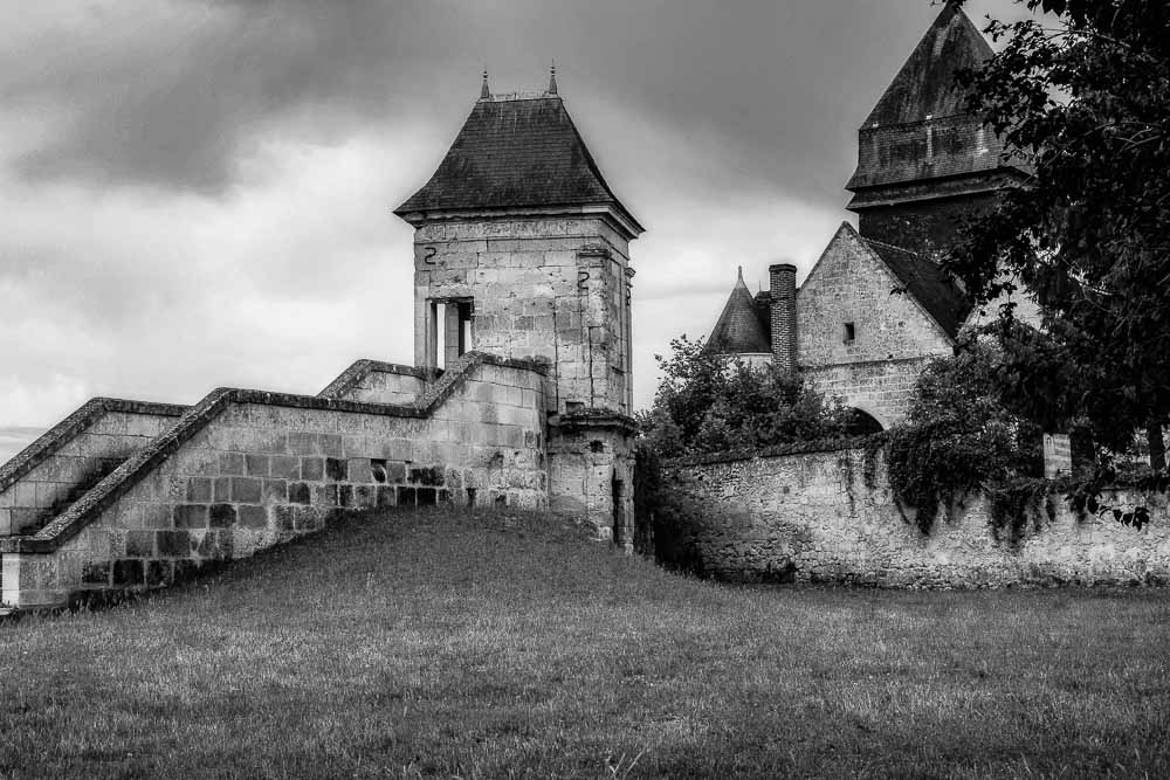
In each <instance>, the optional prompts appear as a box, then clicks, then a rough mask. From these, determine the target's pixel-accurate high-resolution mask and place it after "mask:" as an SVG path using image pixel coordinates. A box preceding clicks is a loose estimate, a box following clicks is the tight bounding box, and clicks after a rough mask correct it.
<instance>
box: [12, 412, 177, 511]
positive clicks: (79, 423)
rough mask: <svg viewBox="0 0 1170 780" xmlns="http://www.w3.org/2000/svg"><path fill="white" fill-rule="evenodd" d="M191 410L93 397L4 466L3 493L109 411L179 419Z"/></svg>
mask: <svg viewBox="0 0 1170 780" xmlns="http://www.w3.org/2000/svg"><path fill="white" fill-rule="evenodd" d="M190 408H191V407H189V406H181V405H179V404H164V403H155V402H153V401H131V400H127V399H125V398H101V397H99V398H91V399H89V400H88V401H86V402H85V403H84V404H82V405H81V406H79V407H78V408H77V409H76V410H75V411H74V412H73V413H72V414H70V415H69V416H68V417H66V418H65V419H64V420H62V421H61V422H59V423H57V424H56V425H54V426H53V427H52V428H50V429H49V430H47V431H45V433H43V434H42V435H41V436H39V437H38V438H37V439H36V440H35V441H34V442H33V443H32V444H30V445H28V446H27V447H25V448H24V449H23V450H21V451H20V452H18V453H17V454H16V455H14V456H13V457H12V459H11V460H9V461H8V462H7V463H5V464H3V465H2V466H0V493H2V492H4V491H5V490H7V489H8V488H10V487H12V485H14V484H15V483H16V482H17V480H19V479H20V478H21V477H23V476H24V475H26V474H28V473H29V472H30V471H32V470H33V469H34V468H36V467H37V466H39V465H40V464H41V463H44V462H45V461H46V460H48V459H49V458H50V457H52V456H53V455H54V454H55V453H57V452H58V451H59V450H60V449H61V448H62V447H63V446H65V445H66V444H68V443H69V442H70V441H72V440H73V439H74V437H76V436H77V435H78V434H80V433H81V432H82V431H84V430H85V429H86V428H88V427H90V425H92V424H93V423H94V421H96V420H97V419H98V418H99V417H101V416H102V415H104V414H106V413H107V412H129V413H131V414H150V415H155V416H158V417H179V416H181V415H182V414H183V413H184V412H186V411H187V410H188V409H190Z"/></svg>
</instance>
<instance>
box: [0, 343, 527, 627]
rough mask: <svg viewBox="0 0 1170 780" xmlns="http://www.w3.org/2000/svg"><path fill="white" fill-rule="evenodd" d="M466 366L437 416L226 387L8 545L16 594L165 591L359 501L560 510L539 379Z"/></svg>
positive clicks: (450, 381) (436, 407)
mask: <svg viewBox="0 0 1170 780" xmlns="http://www.w3.org/2000/svg"><path fill="white" fill-rule="evenodd" d="M462 370H463V372H464V374H465V375H464V376H462V377H461V378H457V377H454V373H453V374H452V377H445V380H446V381H447V384H446V386H445V387H437V388H431V391H430V392H431V393H432V394H433V393H440V394H445V397H442V398H440V399H438V400H434V399H433V398H432V408H430V409H425V408H423V407H422V406H417V407H406V406H399V407H394V406H384V405H378V404H363V403H358V402H352V401H343V400H335V399H323V398H312V397H307V396H288V395H283V394H274V393H262V392H259V391H248V390H229V389H225V390H218V391H216V392H215V393H213V394H212V395H210V396H208V397H207V398H206V399H204V401H202V402H201V403H200V404H199V405H198V406H197V407H195V408H194V409H192V411H190V412H189V413H188V414H187V415H185V416H184V417H183V418H182V419H181V420H180V421H179V422H178V423H177V424H176V426H175V427H174V428H173V429H172V430H171V431H169V432H168V433H166V434H165V435H163V436H161V437H159V438H158V439H157V440H156V441H155V442H154V443H152V445H151V446H150V447H148V448H146V449H145V450H143V451H142V452H140V453H139V454H138V455H136V456H135V457H134V458H132V459H131V460H130V461H129V462H127V463H126V464H124V465H123V466H121V467H120V468H119V469H118V470H117V471H115V472H114V473H113V474H111V475H110V476H109V477H107V478H106V479H105V480H103V482H102V483H100V484H99V485H98V486H97V487H95V488H94V489H93V490H91V491H90V492H89V493H87V494H86V495H85V496H84V497H83V498H82V499H81V500H79V501H78V502H77V503H76V504H74V505H73V506H72V507H71V508H70V509H69V510H68V511H67V512H65V513H63V514H62V515H60V516H59V517H57V518H56V519H55V520H54V521H53V522H52V523H50V524H49V525H47V526H46V527H45V528H43V529H42V530H41V531H39V532H38V533H37V534H36V535H34V536H31V537H17V538H10V539H3V540H0V552H2V553H3V555H2V558H3V578H2V579H3V593H4V596H3V598H4V601H5V602H6V603H7V604H9V605H13V606H21V607H30V606H43V605H55V604H61V603H64V602H65V601H66V600H67V599H68V598H69V597H70V596H71V595H74V594H77V593H78V592H82V591H86V590H103V591H104V590H108V589H111V588H113V589H142V588H152V587H160V586H165V585H167V584H169V583H171V582H173V581H174V580H176V579H179V578H182V577H183V576H185V575H186V574H187V573H189V572H191V571H193V570H194V569H196V568H198V567H199V566H201V565H203V564H205V563H207V562H214V561H223V560H228V559H232V558H240V557H246V556H249V555H251V554H253V553H254V552H255V551H257V550H260V549H263V548H265V547H269V546H271V545H273V544H276V543H279V542H282V541H285V540H287V539H291V538H293V537H295V536H298V535H301V534H306V533H310V532H313V531H316V530H318V529H320V528H322V527H323V526H324V525H325V524H326V523H327V522H328V521H329V519H330V518H331V517H332V516H333V515H334V514H335V513H337V512H339V511H342V510H344V509H346V508H369V507H384V506H424V505H430V504H437V503H452V504H455V505H463V506H466V505H469V504H474V505H485V506H487V505H507V506H517V507H521V508H532V509H537V508H542V507H545V506H546V505H547V472H546V467H545V462H544V461H545V459H544V454H543V447H544V417H545V413H544V399H543V395H542V393H543V388H542V377H541V375H540V373H538V372H537V371H535V370H532V369H530V368H520V367H513V366H508V365H494V364H491V363H482V364H472V365H470V367H462ZM425 401H426V399H424V402H425Z"/></svg>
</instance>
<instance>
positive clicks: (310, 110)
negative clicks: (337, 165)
mask: <svg viewBox="0 0 1170 780" xmlns="http://www.w3.org/2000/svg"><path fill="white" fill-rule="evenodd" d="M136 6H137V4H131V5H129V8H130V10H127V7H120V6H115V5H114V4H112V3H98V4H91V5H89V6H79V5H78V4H74V3H70V4H62V6H61V10H60V13H62V14H63V15H69V14H70V13H72V14H73V16H74V17H76V18H74V19H72V21H71V23H68V24H65V23H62V24H59V25H52V26H50V27H49V28H48V29H47V30H46V31H45V32H44V34H43V35H42V36H41V40H40V41H39V42H38V47H39V48H40V49H42V50H52V51H54V52H55V53H57V55H56V56H55V57H54V58H53V59H52V61H51V62H50V63H48V64H44V65H42V66H41V67H35V68H30V67H28V66H27V65H26V64H22V63H21V62H20V61H16V60H17V55H19V54H21V52H16V53H14V56H11V57H8V58H5V57H3V55H2V54H0V66H2V67H3V70H4V72H5V73H7V74H8V75H7V76H4V77H0V78H2V79H3V82H2V83H3V88H2V90H0V96H2V97H4V98H5V99H7V100H12V101H16V102H17V103H18V104H23V105H26V106H27V105H29V104H31V103H37V102H40V103H45V102H47V103H49V104H50V105H54V106H56V107H57V108H58V110H59V111H60V112H61V114H62V118H61V119H60V120H59V121H57V122H54V123H53V124H54V126H53V128H52V131H51V132H50V133H49V134H48V135H47V136H46V137H45V138H44V139H43V141H42V142H41V143H40V144H38V145H37V146H35V147H34V148H32V149H29V150H27V152H26V154H24V155H23V156H22V157H21V158H20V159H19V160H18V161H17V165H18V167H19V169H20V171H22V172H23V174H24V175H25V176H28V177H31V178H34V179H43V178H51V179H63V178H71V177H76V178H80V179H83V180H86V181H89V182H91V183H92V184H96V185H99V186H109V185H120V184H146V185H154V186H158V187H164V188H176V189H189V190H194V191H196V192H200V193H205V194H211V193H217V192H221V191H223V190H224V189H225V188H227V187H229V186H230V185H231V184H232V183H233V182H235V181H237V180H238V178H239V177H240V175H241V163H242V161H243V160H245V159H247V158H248V157H249V156H250V155H251V154H252V153H253V151H254V146H255V144H257V143H259V142H260V141H261V140H263V139H269V138H272V137H275V136H280V135H287V134H294V135H300V136H303V137H310V138H329V137H330V136H344V135H345V134H346V133H347V132H352V131H353V129H354V127H355V126H359V125H360V126H361V127H363V128H364V129H367V130H369V129H370V128H374V127H377V124H378V123H380V122H383V123H386V122H394V121H396V120H399V119H401V118H403V117H413V118H415V119H417V120H418V121H422V122H433V123H434V126H435V127H446V126H447V125H448V123H450V122H451V121H458V120H457V115H458V114H459V113H462V112H465V111H466V109H467V107H468V105H469V103H470V101H471V100H473V99H474V76H473V75H472V74H474V72H475V71H476V70H478V66H479V64H480V63H484V64H489V65H490V66H492V67H493V70H495V71H496V73H495V74H494V76H495V80H496V83H497V85H498V86H499V88H501V89H504V88H509V87H512V88H515V87H531V86H537V85H538V84H539V83H540V80H541V77H542V76H541V74H540V72H539V71H540V69H542V68H543V64H544V63H545V62H547V61H548V60H549V59H551V58H553V57H556V58H558V59H559V60H560V62H561V63H562V73H563V76H562V80H563V82H567V83H566V92H567V94H568V96H569V98H570V100H573V99H577V100H579V102H581V103H582V104H584V105H587V106H588V107H589V108H590V109H591V111H590V115H591V116H592V117H595V118H593V119H589V120H586V121H585V122H584V124H586V125H589V124H591V123H592V124H595V125H597V126H599V127H606V129H607V130H608V129H609V128H608V127H607V125H608V124H609V123H610V120H612V119H613V118H614V115H616V114H621V115H622V117H623V118H624V117H627V116H628V115H630V114H642V115H643V116H645V117H647V118H648V119H650V120H651V121H653V122H656V123H660V124H663V125H666V126H669V127H673V128H676V129H677V130H678V131H679V132H680V133H682V134H683V135H684V137H685V136H686V135H694V136H701V137H713V138H716V139H720V140H721V142H722V143H721V148H715V149H713V150H712V149H708V150H707V151H709V152H712V151H713V152H714V154H715V162H717V163H720V164H722V166H723V170H725V171H727V172H728V173H729V174H730V175H733V176H736V177H738V178H740V179H741V180H742V179H744V178H748V179H769V180H772V181H778V182H783V183H784V184H785V186H787V187H788V188H789V189H792V190H794V191H802V192H806V193H808V196H809V197H812V198H816V199H820V200H822V201H823V202H825V203H826V204H828V203H830V202H831V201H832V200H839V196H838V195H837V194H836V193H838V192H839V189H840V183H841V180H842V173H841V172H842V171H843V170H844V169H845V168H847V167H848V165H849V163H850V157H851V155H850V153H849V148H848V147H849V143H848V142H849V141H850V139H851V138H852V137H853V133H854V131H855V127H856V125H857V124H858V123H859V122H860V121H861V119H862V118H863V117H864V115H865V112H866V109H867V108H868V105H869V103H870V102H872V99H873V96H874V94H875V92H876V91H878V90H880V88H881V87H882V86H884V84H885V82H886V81H888V79H889V78H890V77H891V76H892V74H893V72H894V71H895V70H896V68H897V66H898V64H900V62H901V60H902V59H903V58H904V56H905V53H906V52H907V51H908V50H909V47H910V46H911V45H912V43H913V42H914V41H915V40H916V39H917V37H918V36H919V35H920V34H921V32H922V30H923V29H924V28H925V24H926V23H927V21H928V20H929V18H930V17H931V16H932V15H933V13H935V12H936V9H932V8H931V7H930V6H929V4H927V3H926V2H921V3H919V2H904V3H888V4H887V3H883V4H882V12H880V13H874V12H873V6H872V4H866V3H861V2H858V1H857V0H853V1H852V2H850V0H839V1H838V2H815V3H812V2H808V3H776V2H772V0H753V1H752V2H739V3H735V4H734V5H728V4H722V3H710V2H707V1H706V0H675V1H673V2H670V3H662V2H640V3H639V2H634V3H630V2H628V1H627V0H595V1H594V2H590V3H568V2H553V3H549V2H547V0H517V2H513V3H509V4H508V5H507V6H502V5H501V4H498V3H479V2H475V3H472V2H469V3H462V4H460V3H437V2H432V1H431V0H395V2H385V0H335V1H333V2H324V1H323V0H279V2H277V0H172V1H171V2H159V3H158V4H157V5H154V6H153V8H152V10H151V11H150V12H149V13H144V12H143V11H141V10H140V9H138V8H137V7H136ZM78 8H89V9H90V10H89V11H86V12H82V11H78V10H77V9H78ZM94 9H97V10H94ZM12 21H13V23H14V24H17V25H19V24H20V20H19V18H14V19H13V20H12ZM798 31H799V32H798ZM24 54H26V55H27V54H28V52H24ZM42 62H43V60H42ZM859 63H865V65H864V67H862V66H861V65H860V64H859ZM454 85H458V88H459V90H460V91H461V94H460V95H459V98H458V99H455V98H453V97H452V96H451V95H449V94H446V93H448V92H449V91H450V90H451V89H452V88H453V86H454ZM598 107H600V108H601V109H602V110H603V111H604V110H605V109H608V111H607V113H608V114H609V116H607V113H601V112H599V111H597V108H598ZM578 113H580V112H578ZM632 130H634V131H635V132H636V130H637V128H632ZM436 132H442V131H438V130H437V131H436ZM607 135H608V133H607ZM639 140H640V141H641V142H643V143H645V142H647V141H649V142H651V143H652V142H653V139H647V138H642V139H635V141H639ZM639 147H640V144H638V143H635V144H634V148H639ZM795 150H799V152H797V151H795ZM846 175H847V174H846Z"/></svg>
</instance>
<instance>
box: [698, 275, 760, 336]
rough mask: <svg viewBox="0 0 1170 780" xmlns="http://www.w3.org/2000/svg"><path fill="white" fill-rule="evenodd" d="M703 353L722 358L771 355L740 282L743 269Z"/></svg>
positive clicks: (746, 292) (758, 318) (749, 298)
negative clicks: (760, 354) (710, 353)
mask: <svg viewBox="0 0 1170 780" xmlns="http://www.w3.org/2000/svg"><path fill="white" fill-rule="evenodd" d="M706 348H707V350H708V351H710V352H715V353H718V354H724V355H743V354H752V353H757V354H758V353H768V352H771V351H772V340H771V338H769V336H768V328H767V327H766V326H765V324H764V323H763V322H761V321H760V317H759V315H758V313H757V309H756V302H755V301H754V300H753V299H752V294H751V292H750V291H749V290H748V288H747V285H746V284H744V282H743V268H740V269H739V277H738V278H737V279H736V280H735V287H733V288H732V290H731V296H730V297H728V299H727V304H726V305H725V306H724V307H723V313H722V314H720V315H719V321H718V322H716V323H715V328H714V329H713V330H712V331H711V336H710V338H708V339H707V347H706Z"/></svg>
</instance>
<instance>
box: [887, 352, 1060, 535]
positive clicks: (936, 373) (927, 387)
mask: <svg viewBox="0 0 1170 780" xmlns="http://www.w3.org/2000/svg"><path fill="white" fill-rule="evenodd" d="M1002 365H1003V364H1002V362H1001V354H1000V351H999V349H998V348H995V347H993V346H991V345H989V344H986V343H980V342H971V343H967V344H965V345H964V346H963V348H962V349H960V350H959V352H958V353H957V354H956V355H955V356H953V357H946V358H936V359H935V360H933V361H931V363H929V364H928V365H927V367H926V369H925V370H924V371H923V372H922V374H921V375H919V378H918V383H917V385H916V386H915V390H914V396H913V398H912V401H911V405H910V410H909V412H908V413H907V415H906V419H905V420H904V421H903V422H902V423H901V424H899V425H897V426H895V427H894V428H893V429H891V431H890V455H889V474H890V486H891V487H892V488H893V490H894V495H895V497H896V498H897V499H898V500H899V501H900V502H901V503H903V504H905V505H909V506H912V507H915V508H916V509H917V514H916V515H915V522H916V523H917V524H918V527H919V528H920V529H921V530H922V531H923V533H927V532H929V531H930V529H931V527H932V526H933V525H934V521H935V518H936V517H937V515H938V508H939V504H940V502H941V503H943V504H945V505H947V506H950V505H952V504H954V503H955V502H956V501H958V500H960V499H961V498H962V497H963V495H964V494H966V493H968V492H972V491H974V490H977V489H978V490H984V491H986V492H991V493H995V492H996V491H997V490H998V489H999V488H1000V487H1001V486H1004V485H1006V484H1008V483H1009V482H1011V481H1013V480H1016V479H1017V478H1019V477H1034V476H1039V475H1040V474H1041V473H1042V472H1043V452H1042V450H1041V431H1040V429H1039V428H1038V427H1037V426H1036V425H1035V424H1033V423H1031V422H1028V421H1027V420H1025V419H1024V418H1022V417H1020V416H1019V415H1016V414H1014V413H1012V412H1011V411H1009V410H1008V409H1007V408H1006V407H1005V406H1004V405H1003V404H1002V403H1000V401H999V384H998V382H997V376H998V375H999V374H1000V373H1001V370H1002Z"/></svg>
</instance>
